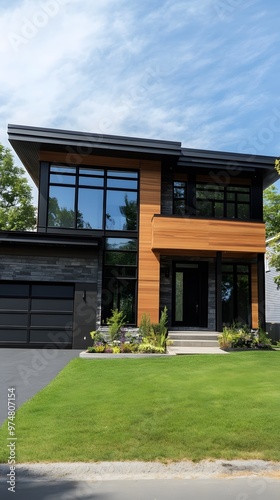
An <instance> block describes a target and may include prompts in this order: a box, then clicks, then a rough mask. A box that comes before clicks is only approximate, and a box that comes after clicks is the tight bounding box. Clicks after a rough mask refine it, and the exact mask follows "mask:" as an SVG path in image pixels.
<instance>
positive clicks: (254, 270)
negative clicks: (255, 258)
mask: <svg viewBox="0 0 280 500" xmlns="http://www.w3.org/2000/svg"><path fill="white" fill-rule="evenodd" d="M251 295H252V328H258V326H259V307H258V303H259V298H258V267H257V264H252V266H251Z"/></svg>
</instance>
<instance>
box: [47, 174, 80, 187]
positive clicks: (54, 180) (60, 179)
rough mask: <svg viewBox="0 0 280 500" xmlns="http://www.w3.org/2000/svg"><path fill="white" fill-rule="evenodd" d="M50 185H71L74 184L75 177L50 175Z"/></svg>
mask: <svg viewBox="0 0 280 500" xmlns="http://www.w3.org/2000/svg"><path fill="white" fill-rule="evenodd" d="M50 183H51V184H72V185H75V183H76V176H74V175H61V174H51V175H50Z"/></svg>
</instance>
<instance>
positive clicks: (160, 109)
mask: <svg viewBox="0 0 280 500" xmlns="http://www.w3.org/2000/svg"><path fill="white" fill-rule="evenodd" d="M222 4H223V5H224V10H223V12H221V10H219V8H218V6H219V5H220V6H221V2H217V1H216V0H204V1H203V2H198V1H197V0H188V1H187V2H186V1H182V0H166V1H162V0H155V1H154V2H149V1H148V0H143V1H142V2H141V3H140V2H131V1H129V0H118V2H116V1H115V0H95V1H94V2H93V1H92V0H83V2H81V1H80V0H44V1H43V0H41V1H39V2H38V1H37V0H14V1H13V2H9V3H8V2H4V1H2V2H1V5H0V33H1V36H0V57H1V72H0V142H2V143H7V137H6V127H7V123H9V122H10V123H19V124H25V125H34V126H45V127H57V128H65V129H70V130H71V129H72V130H82V131H87V132H96V133H108V134H123V135H135V136H142V137H151V138H161V139H166V140H177V141H182V142H183V144H184V145H185V146H186V147H188V146H189V147H198V148H207V149H224V150H231V151H234V150H238V147H239V144H240V142H241V141H244V140H246V139H247V138H248V137H249V136H250V134H257V133H259V131H260V130H261V129H262V127H264V126H265V123H266V122H267V120H269V118H270V116H271V115H272V113H273V109H274V108H275V107H277V106H278V107H279V109H280V97H279V91H278V86H279V85H278V79H277V70H278V68H279V54H278V46H279V41H280V34H279V29H278V24H277V19H278V18H279V13H280V6H279V5H278V3H277V2H276V0H267V2H266V4H265V5H264V3H263V2H262V1H260V0H254V1H246V2H245V1H244V2H234V3H233V2H230V1H229V0H223V2H222ZM265 146H266V147H265V150H264V151H263V154H265V153H267V154H279V150H280V141H279V135H278V136H277V134H274V136H273V140H272V141H271V142H270V143H268V144H266V145H265Z"/></svg>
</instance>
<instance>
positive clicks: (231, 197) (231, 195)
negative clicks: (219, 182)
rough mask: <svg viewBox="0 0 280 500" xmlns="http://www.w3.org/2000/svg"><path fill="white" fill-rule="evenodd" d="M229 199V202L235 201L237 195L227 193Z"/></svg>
mask: <svg viewBox="0 0 280 500" xmlns="http://www.w3.org/2000/svg"><path fill="white" fill-rule="evenodd" d="M227 199H228V200H229V201H235V193H227Z"/></svg>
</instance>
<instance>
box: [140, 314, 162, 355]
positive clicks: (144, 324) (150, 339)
mask: <svg viewBox="0 0 280 500" xmlns="http://www.w3.org/2000/svg"><path fill="white" fill-rule="evenodd" d="M167 321H168V314H167V307H166V306H165V307H164V309H163V311H161V315H160V320H159V322H158V323H151V321H150V316H149V315H148V314H146V313H144V314H143V316H142V318H141V323H140V332H141V334H142V336H143V344H148V345H153V346H154V347H160V348H163V349H164V352H165V350H166V337H167V332H168V329H167Z"/></svg>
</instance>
